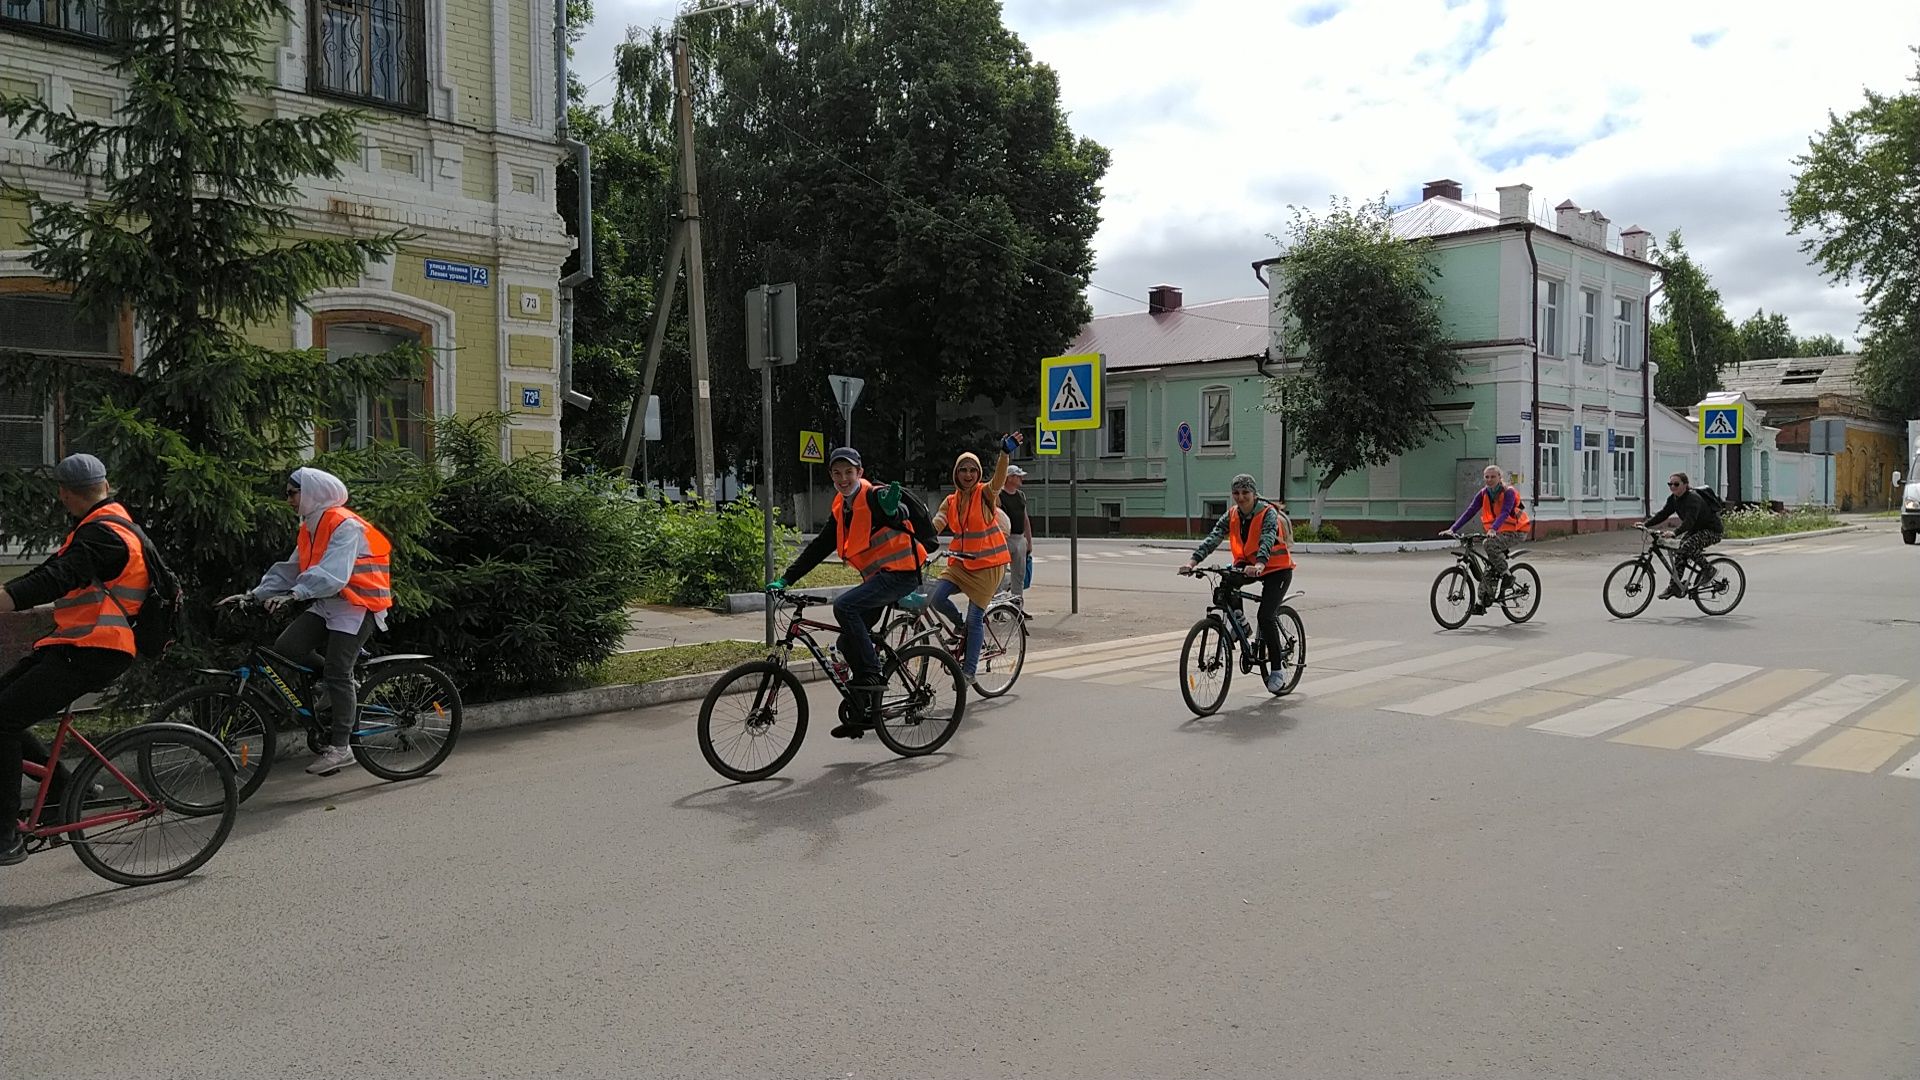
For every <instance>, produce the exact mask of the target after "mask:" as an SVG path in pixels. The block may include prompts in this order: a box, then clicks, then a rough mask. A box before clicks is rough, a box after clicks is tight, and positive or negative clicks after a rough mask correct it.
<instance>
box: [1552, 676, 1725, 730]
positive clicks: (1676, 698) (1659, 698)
mask: <svg viewBox="0 0 1920 1080" xmlns="http://www.w3.org/2000/svg"><path fill="white" fill-rule="evenodd" d="M1759 670H1760V669H1759V668H1757V667H1753V666H1751V665H1749V664H1707V665H1704V666H1702V667H1698V668H1693V669H1691V670H1689V671H1683V672H1681V673H1680V674H1678V675H1675V676H1674V677H1672V678H1670V679H1666V680H1664V681H1662V682H1657V683H1654V684H1653V685H1652V686H1646V687H1642V688H1640V689H1638V690H1630V691H1628V692H1627V693H1624V694H1622V695H1620V696H1619V697H1617V698H1607V699H1604V700H1601V701H1596V702H1594V703H1593V704H1591V705H1587V706H1583V707H1582V708H1578V709H1575V710H1573V711H1572V712H1570V713H1565V714H1563V715H1561V716H1556V717H1554V718H1553V719H1551V720H1542V721H1541V722H1540V723H1537V724H1535V725H1533V730H1535V731H1550V732H1552V733H1553V734H1555V735H1572V736H1575V737H1577V738H1582V739H1585V738H1591V737H1593V736H1595V735H1605V734H1606V733H1607V732H1609V731H1612V730H1613V729H1615V728H1620V727H1625V726H1627V725H1628V724H1631V723H1633V722H1634V721H1635V720H1644V719H1646V718H1647V717H1649V716H1652V715H1653V714H1654V713H1657V712H1660V711H1661V710H1663V709H1666V708H1669V707H1671V706H1674V705H1678V704H1680V703H1681V702H1683V701H1691V700H1693V699H1694V698H1697V697H1701V696H1702V695H1705V694H1707V693H1710V692H1712V691H1714V690H1718V689H1720V688H1721V687H1723V686H1725V685H1727V684H1728V683H1730V682H1733V681H1735V680H1736V679H1743V678H1745V677H1747V676H1748V675H1752V674H1753V673H1755V672H1757V671H1759Z"/></svg>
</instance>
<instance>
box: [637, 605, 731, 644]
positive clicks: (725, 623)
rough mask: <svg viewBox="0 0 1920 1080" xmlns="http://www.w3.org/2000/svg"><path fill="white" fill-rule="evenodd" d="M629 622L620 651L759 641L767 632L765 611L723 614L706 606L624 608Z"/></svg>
mask: <svg viewBox="0 0 1920 1080" xmlns="http://www.w3.org/2000/svg"><path fill="white" fill-rule="evenodd" d="M627 615H628V620H629V625H630V626H631V629H629V630H628V631H627V636H626V639H625V640H623V641H622V642H621V643H620V651H621V652H638V651H639V650H641V649H660V648H665V647H666V646H669V645H697V644H699V643H700V642H703V641H726V640H728V639H738V640H741V641H759V640H761V639H762V638H763V637H764V636H765V634H766V626H767V617H766V613H765V612H760V611H753V612H748V613H747V614H744V615H722V614H720V613H718V612H715V611H710V610H708V609H706V608H680V607H662V606H655V605H646V606H642V607H633V608H628V609H627Z"/></svg>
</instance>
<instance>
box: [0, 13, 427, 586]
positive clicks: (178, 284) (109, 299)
mask: <svg viewBox="0 0 1920 1080" xmlns="http://www.w3.org/2000/svg"><path fill="white" fill-rule="evenodd" d="M284 13H285V9H284V7H283V5H282V4H281V3H280V2H279V0H196V2H195V3H193V4H177V3H175V2H174V0H120V2H117V3H115V4H112V5H111V6H110V15H111V18H112V19H113V20H115V23H116V25H118V26H120V27H122V28H123V29H124V31H125V33H124V35H123V36H122V37H121V38H119V39H117V40H118V41H119V42H120V44H119V45H118V46H117V48H118V50H119V55H118V57H117V58H116V60H115V62H114V64H113V70H114V72H115V73H116V75H118V76H119V77H120V78H122V79H123V80H124V81H125V84H126V88H127V90H126V100H125V103H124V104H123V105H122V106H121V108H120V110H119V111H118V112H117V113H116V114H115V115H114V117H113V118H112V119H110V120H104V121H96V120H89V119H83V118H80V117H78V116H75V115H72V114H71V113H68V112H65V111H58V110H55V109H53V108H51V107H49V106H48V105H46V104H45V103H43V102H40V101H36V100H31V99H27V98H22V97H6V98H4V99H0V116H4V118H5V119H6V120H7V121H8V122H9V123H11V124H13V125H15V127H16V128H17V129H18V130H20V131H21V132H22V133H23V134H24V135H25V136H26V137H29V138H32V137H36V136H37V137H39V138H42V139H44V140H45V141H46V143H47V144H48V145H49V146H51V147H52V150H53V155H52V162H53V164H54V165H55V166H56V167H58V168H62V169H66V170H69V171H71V172H73V173H75V174H77V175H88V176H91V177H93V181H92V191H93V192H94V197H93V198H92V199H90V200H88V201H86V202H65V201H58V200H52V199H46V198H43V197H41V196H40V195H38V194H37V193H35V192H31V191H20V190H18V189H14V190H12V191H11V192H10V194H11V195H13V196H15V197H19V198H23V199H24V200H25V201H26V202H27V204H28V205H29V206H30V207H31V209H32V212H33V220H32V224H31V225H30V226H29V229H28V246H29V249H30V253H29V255H28V261H29V263H30V264H31V265H32V266H33V267H34V268H35V269H36V270H38V271H39V272H40V273H42V274H44V275H45V276H46V277H47V278H48V279H50V280H52V281H54V282H58V283H63V284H64V285H67V286H70V287H71V289H72V293H73V299H74V302H75V303H77V304H79V305H81V306H83V307H84V308H85V309H86V310H88V311H91V312H93V313H94V314H95V315H96V316H99V317H114V316H117V315H118V313H120V312H123V311H132V312H134V313H136V314H137V315H138V317H139V320H140V325H141V326H142V328H143V331H144V340H145V343H146V349H145V353H144V356H143V358H142V360H141V363H140V366H139V370H138V372H137V373H128V374H122V373H118V372H110V371H101V370H99V369H97V368H82V367H78V366H75V365H71V364H67V363H64V362H60V361H57V360H50V359H46V358H43V357H33V356H25V355H19V354H11V355H8V356H6V357H4V358H0V384H5V385H10V386H13V387H16V388H20V387H24V388H25V389H27V390H28V392H30V393H33V394H35V395H37V396H39V398H40V399H41V400H47V395H49V394H57V395H58V397H57V399H56V400H62V401H65V402H68V403H69V404H70V407H71V410H72V415H70V416H69V417H66V418H64V419H65V420H66V421H67V422H68V423H67V428H66V429H67V430H68V431H75V430H77V431H78V433H79V434H78V438H77V439H76V440H75V445H77V446H78V447H81V448H85V449H88V450H91V451H93V452H95V453H97V454H99V455H100V456H101V457H103V458H104V459H105V460H106V461H107V463H108V465H109V467H110V468H111V470H112V474H113V477H114V480H115V482H116V484H117V485H118V487H119V490H120V497H121V500H122V501H123V502H125V503H126V504H127V506H128V509H129V510H130V511H131V512H132V513H133V515H134V516H135V517H136V518H138V519H140V520H141V521H142V522H143V523H144V524H145V525H146V526H147V528H148V530H149V532H151V534H152V535H153V537H154V539H155V541H156V542H157V543H158V544H159V545H160V546H161V547H162V549H164V551H165V553H166V555H167V557H168V560H169V562H170V563H172V564H173V565H174V566H175V567H176V568H177V569H178V570H179V571H180V572H181V574H182V576H183V578H184V579H185V583H186V585H187V588H188V589H189V591H190V595H191V596H192V598H193V599H194V600H197V601H200V603H196V604H194V605H192V610H193V612H194V613H195V614H200V613H204V611H205V610H206V603H205V602H206V601H209V600H210V599H211V598H213V597H214V596H217V595H218V594H220V593H223V592H226V591H229V590H231V589H233V588H235V587H237V586H240V585H242V584H251V579H252V578H253V577H254V576H255V575H257V574H258V573H259V572H260V570H261V569H262V568H263V567H264V566H265V565H266V563H267V562H268V561H269V560H272V559H278V558H282V557H284V556H285V554H286V551H287V549H288V548H289V547H290V546H291V536H292V522H293V515H292V512H291V510H289V509H288V507H287V505H286V503H285V500H284V499H283V498H282V497H281V481H282V479H283V475H284V472H283V470H285V469H286V468H287V467H288V466H289V465H291V464H294V463H296V462H298V461H299V460H300V459H301V458H302V457H303V456H304V455H305V450H306V447H307V437H306V430H307V429H306V425H307V424H309V423H311V422H312V421H313V419H314V418H315V417H317V416H324V415H328V414H330V413H331V411H332V410H333V408H334V406H335V404H336V403H337V402H339V401H340V400H342V399H343V398H346V397H347V396H348V395H352V394H356V393H359V392H362V391H365V390H371V389H374V388H377V387H380V386H383V385H385V384H386V383H387V382H388V381H389V380H390V379H392V378H394V377H395V376H397V375H400V374H402V373H404V372H405V371H406V370H407V369H409V368H410V367H413V368H415V369H416V370H417V365H419V364H421V363H423V362H424V358H423V357H422V356H421V355H420V354H419V353H418V352H417V351H407V352H403V353H399V354H395V355H390V356H385V357H363V358H357V359H350V360H346V361H342V362H338V363H328V362H327V361H326V357H325V355H324V354H323V353H319V352H316V351H311V350H286V349H271V348H266V347H263V346H261V345H257V344H254V343H253V342H252V341H250V340H249V339H248V337H247V329H248V328H249V327H252V326H258V325H262V324H270V323H275V322H280V321H283V320H285V319H287V318H288V316H289V314H290V313H291V311H292V309H293V308H294V306H295V305H297V304H298V303H299V302H300V301H301V299H302V298H303V297H306V296H309V295H311V294H312V293H314V292H315V291H317V290H319V289H322V288H325V287H328V286H332V285H336V284H339V283H341V282H344V281H348V280H352V279H354V278H355V277H357V276H358V274H359V273H360V272H361V270H362V268H363V267H364V266H365V264H366V263H367V262H368V260H372V259H384V258H388V257H391V256H392V255H393V254H394V252H395V250H396V249H397V247H398V244H399V242H400V239H401V238H400V237H399V236H396V235H380V236H358V237H337V238H327V239H317V238H302V239H294V238H293V237H294V234H295V231H296V227H297V223H296V220H295V217H294V215H293V213H292V211H291V210H290V209H289V207H290V206H291V204H292V202H293V200H294V198H295V195H296V191H297V186H296V185H297V184H298V183H299V181H300V180H302V179H303V178H306V177H320V178H335V177H338V176H339V175H340V168H339V164H338V163H339V162H340V161H342V160H351V159H353V158H354V157H355V156H356V154H357V146H356V142H357V139H358V130H359V122H358V120H357V118H356V117H355V116H354V115H353V114H351V113H348V112H341V111H336V110H324V111H319V112H315V113H311V114H305V115H300V116H288V117H272V118H265V119H258V118H255V117H254V116H253V115H252V114H251V113H250V112H249V110H248V108H247V106H246V105H245V103H244V101H245V99H246V98H248V97H250V96H251V97H264V96H265V95H266V94H267V92H268V89H269V87H268V85H267V83H266V81H265V80H264V79H263V78H262V76H261V75H260V70H261V69H260V57H261V56H262V55H264V54H265V52H266V50H267V49H268V48H269V47H270V45H271V42H270V41H269V39H268V37H267V36H266V35H265V34H264V33H263V31H264V30H265V29H266V28H267V27H268V26H270V25H272V24H273V20H275V19H276V18H278V17H280V16H282V15H284ZM0 482H4V483H5V484H6V486H7V490H6V491H5V492H4V496H5V499H6V502H7V504H8V505H10V506H22V505H48V504H50V503H51V502H52V499H51V494H52V493H51V483H50V480H48V478H46V477H45V476H40V475H31V476H30V475H9V476H7V477H5V478H4V479H3V480H0ZM61 524H62V523H60V522H58V521H56V520H52V519H50V518H43V519H40V520H38V521H24V522H23V521H22V519H19V518H16V517H12V516H9V518H8V519H7V521H6V522H5V523H4V525H0V529H4V530H6V531H7V532H8V534H9V535H8V537H7V538H17V539H24V540H27V541H29V542H33V543H44V542H46V541H47V540H49V539H52V538H53V537H55V536H57V535H58V530H59V528H60V527H61ZM382 524H383V525H387V526H388V527H390V528H392V529H394V531H395V532H396V533H397V534H398V538H399V539H400V540H402V541H406V540H407V537H408V536H409V535H411V533H412V532H413V531H414V528H415V527H417V526H418V525H419V524H420V523H418V522H407V521H397V522H382ZM413 553H417V549H416V548H413V547H411V545H410V544H408V545H407V546H403V547H402V549H401V558H402V559H405V558H406V557H407V556H408V555H409V554H413ZM403 565H404V563H403ZM400 580H401V581H402V582H404V581H405V578H404V577H402V578H401V579H400ZM417 599H418V596H417V594H416V593H409V592H407V591H405V589H404V586H403V591H402V593H401V596H400V600H401V602H402V603H403V604H405V603H412V602H415V601H417Z"/></svg>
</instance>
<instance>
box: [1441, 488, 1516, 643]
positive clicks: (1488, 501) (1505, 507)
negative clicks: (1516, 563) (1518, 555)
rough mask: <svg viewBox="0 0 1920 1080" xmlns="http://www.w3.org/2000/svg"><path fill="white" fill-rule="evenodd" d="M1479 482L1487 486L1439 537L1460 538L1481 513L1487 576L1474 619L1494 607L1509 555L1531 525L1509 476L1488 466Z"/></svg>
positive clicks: (1475, 494)
mask: <svg viewBox="0 0 1920 1080" xmlns="http://www.w3.org/2000/svg"><path fill="white" fill-rule="evenodd" d="M1480 479H1481V480H1482V481H1484V482H1485V483H1486V486H1485V487H1483V488H1481V489H1480V490H1479V491H1476V492H1474V493H1473V498H1472V499H1469V500H1468V501H1467V508H1466V509H1465V510H1463V511H1461V512H1460V518H1459V520H1457V521H1455V522H1454V523H1453V527H1452V528H1449V529H1445V530H1442V531H1441V533H1440V535H1441V536H1448V537H1451V536H1458V535H1460V530H1461V529H1463V528H1465V527H1466V524H1467V519H1468V518H1470V517H1472V516H1473V512H1474V511H1475V510H1478V511H1480V531H1481V532H1484V533H1486V534H1487V542H1486V543H1485V544H1484V545H1482V550H1483V551H1485V552H1486V554H1487V567H1488V573H1487V576H1486V577H1484V578H1482V579H1481V580H1480V599H1479V602H1478V603H1476V604H1474V606H1473V613H1474V614H1475V615H1479V614H1481V613H1483V612H1485V611H1486V610H1487V608H1489V607H1491V606H1492V605H1493V594H1494V590H1495V589H1496V588H1498V587H1499V586H1500V585H1502V584H1504V583H1505V582H1506V580H1507V552H1508V551H1510V550H1512V548H1513V545H1514V544H1516V543H1518V542H1519V541H1521V540H1525V539H1526V538H1527V531H1528V526H1529V525H1530V524H1531V522H1530V520H1529V519H1528V517H1527V507H1526V503H1525V502H1524V501H1523V500H1522V499H1521V498H1520V492H1519V491H1518V490H1517V489H1515V488H1514V487H1513V486H1512V485H1511V484H1508V483H1507V474H1506V472H1505V471H1504V470H1502V469H1501V468H1500V466H1498V465H1489V466H1487V467H1486V468H1485V469H1482V470H1480Z"/></svg>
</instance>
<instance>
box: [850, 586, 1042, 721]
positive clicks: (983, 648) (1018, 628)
mask: <svg viewBox="0 0 1920 1080" xmlns="http://www.w3.org/2000/svg"><path fill="white" fill-rule="evenodd" d="M945 557H946V553H945V552H941V553H940V554H938V555H935V556H934V557H933V558H932V559H929V560H928V564H929V565H931V564H932V563H933V562H935V561H937V560H939V559H942V558H945ZM985 620H986V633H985V634H984V635H983V636H982V639H981V643H980V656H979V659H978V662H977V663H976V664H975V665H974V676H973V688H974V689H975V690H978V691H979V692H980V696H981V697H983V698H997V697H999V696H1001V695H1002V694H1005V693H1006V692H1007V691H1009V690H1011V689H1013V684H1014V683H1015V682H1017V681H1019V679H1020V670H1021V668H1023V667H1025V666H1026V663H1027V616H1026V612H1025V610H1023V609H1022V607H1021V605H1020V603H1019V602H1018V601H1016V600H1015V599H1014V598H1013V593H1012V592H1011V591H1010V590H1008V589H1004V588H1003V589H1001V591H1000V592H998V593H995V594H994V597H993V603H991V604H989V605H987V610H986V614H985ZM875 636H876V637H877V638H880V639H883V640H885V641H886V642H887V643H888V644H889V645H891V646H893V648H894V649H895V650H896V651H898V650H900V649H904V648H906V647H908V646H910V645H918V644H922V643H926V642H930V643H932V644H936V645H942V646H944V647H945V648H946V650H947V651H948V652H949V653H951V654H952V656H953V658H954V659H955V660H958V661H960V662H961V663H962V664H963V665H964V664H965V662H966V655H967V636H966V626H965V625H964V624H962V625H959V626H955V625H954V624H953V623H951V622H949V621H948V620H947V618H946V617H945V616H943V615H941V614H940V613H939V612H936V611H934V610H933V605H932V604H931V603H929V602H928V596H927V594H926V592H924V591H922V590H918V589H916V590H915V591H913V592H912V593H910V594H908V595H907V596H905V597H903V598H901V600H900V601H899V603H897V604H895V605H893V606H892V607H890V608H888V609H887V614H886V616H885V618H884V619H883V620H882V622H881V624H880V629H878V630H877V631H875ZM962 670H964V666H963V668H962Z"/></svg>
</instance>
